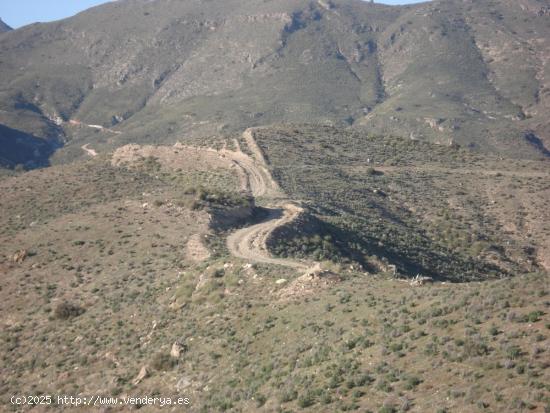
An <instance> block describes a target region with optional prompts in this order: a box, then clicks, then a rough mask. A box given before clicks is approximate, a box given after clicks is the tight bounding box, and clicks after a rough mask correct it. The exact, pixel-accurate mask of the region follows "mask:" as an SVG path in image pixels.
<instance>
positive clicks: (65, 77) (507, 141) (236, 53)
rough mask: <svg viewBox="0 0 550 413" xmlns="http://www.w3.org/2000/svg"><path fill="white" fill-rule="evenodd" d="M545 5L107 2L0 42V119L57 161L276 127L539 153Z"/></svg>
mask: <svg viewBox="0 0 550 413" xmlns="http://www.w3.org/2000/svg"><path fill="white" fill-rule="evenodd" d="M549 10H550V2H549V1H548V0H543V1H540V0H519V1H512V0H501V1H498V2H495V1H491V0H480V1H458V0H440V1H434V2H429V3H421V4H416V5H409V6H400V7H395V6H386V5H380V4H373V3H368V2H363V1H360V0H330V1H328V0H319V1H306V0H282V1H276V2H274V1H263V0H246V1H237V0H225V1H221V0H211V1H199V0H191V1H185V2H174V1H170V0H155V1H149V0H132V1H130V0H122V1H117V2H112V3H108V4H105V5H102V6H98V7H95V8H93V9H90V10H87V11H85V12H83V13H80V14H78V15H76V16H74V17H72V18H69V19H66V20H63V21H59V22H53V23H47V24H33V25H29V26H26V27H23V28H21V29H18V30H15V31H12V32H9V33H7V34H5V35H3V36H2V37H1V38H0V62H1V64H0V123H1V124H4V125H5V126H7V127H9V128H12V129H15V130H20V131H22V132H25V133H28V134H32V135H34V136H38V137H42V138H45V139H47V140H49V141H51V140H57V141H60V140H61V141H65V142H66V143H67V147H66V149H65V150H62V151H61V152H60V153H59V154H58V155H57V156H58V157H59V159H60V160H61V159H71V158H72V157H73V155H72V152H71V147H72V145H73V146H74V145H78V146H80V145H82V144H83V143H87V142H91V141H93V142H96V143H97V144H98V145H99V146H100V148H99V149H105V150H107V149H111V148H114V147H116V146H120V145H121V144H124V143H128V142H174V141H176V140H178V139H181V138H182V137H183V136H185V137H186V139H187V140H189V141H194V140H202V139H205V137H208V136H217V135H223V134H230V133H233V132H237V131H242V130H244V129H245V128H247V127H250V126H261V125H268V124H274V123H281V122H285V123H293V122H299V123H304V122H307V123H326V124H333V125H336V126H341V127H348V126H352V127H357V128H364V129H366V130H368V131H372V132H374V133H377V134H385V135H388V134H390V135H397V136H402V137H406V138H412V139H425V140H429V141H432V142H438V143H442V144H450V143H458V144H460V145H463V146H469V147H471V148H473V149H476V150H483V151H488V152H495V153H501V154H509V155H513V156H515V157H527V158H536V157H540V156H544V155H548V150H547V148H548V147H550V126H549V122H548V121H547V119H546V116H545V114H546V113H548V110H549V109H550V88H549V87H550V80H549V79H550V73H549V70H550V68H549V65H548V63H547V62H548V56H549V54H550V29H549V27H548V25H547V20H548V13H549ZM22 68H24V70H22ZM71 120H72V121H73V122H70V121H71ZM76 125H78V127H77V126H76ZM82 125H94V126H95V127H93V128H89V127H88V128H87V127H85V126H84V127H83V126H82ZM100 126H101V127H103V128H111V129H115V130H116V131H117V132H119V133H117V134H114V133H109V132H108V131H106V130H105V129H104V130H101V129H100V128H99V127H100ZM71 142H72V143H71Z"/></svg>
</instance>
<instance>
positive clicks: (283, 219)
mask: <svg viewBox="0 0 550 413" xmlns="http://www.w3.org/2000/svg"><path fill="white" fill-rule="evenodd" d="M243 138H244V139H245V141H246V143H247V146H248V147H249V149H250V151H251V152H252V154H253V158H251V157H250V156H248V155H246V154H245V153H243V152H242V151H241V150H240V147H239V145H238V144H237V151H236V152H233V151H227V150H222V154H223V155H224V156H227V157H228V158H230V159H231V160H232V161H233V162H235V163H236V164H237V165H238V166H239V167H240V168H242V170H243V172H244V174H245V176H246V177H247V182H248V190H249V191H250V193H251V194H252V196H254V197H255V198H257V197H260V196H261V197H265V198H269V202H268V206H267V207H266V209H267V211H268V214H267V216H266V217H265V218H264V219H263V220H262V222H260V223H258V224H255V225H251V226H249V227H246V228H242V229H240V230H237V231H235V232H234V233H233V234H231V235H230V236H229V237H228V238H227V248H228V249H229V251H230V252H231V254H233V255H234V256H236V257H239V258H243V259H246V260H249V261H252V262H259V263H264V264H276V265H282V266H285V267H290V268H296V269H300V270H306V269H308V268H310V267H311V265H312V263H308V262H302V261H297V260H291V259H286V258H275V257H273V256H271V254H270V253H269V251H268V249H267V240H268V239H269V237H270V236H271V234H272V233H273V231H274V230H275V229H276V228H278V227H280V226H283V225H286V224H288V223H290V222H292V221H293V220H295V219H296V218H297V217H298V216H299V215H300V214H301V213H302V212H303V209H302V208H301V207H300V206H298V205H296V204H295V203H292V202H291V201H289V200H288V199H286V198H285V196H284V194H283V192H282V191H281V189H280V188H279V185H277V183H276V182H275V180H274V179H273V177H272V176H271V173H270V172H269V170H268V168H267V165H266V162H265V158H264V156H263V154H262V152H261V150H260V148H259V147H258V145H257V144H256V142H255V140H254V135H253V132H252V130H250V129H249V130H247V131H245V133H244V134H243Z"/></svg>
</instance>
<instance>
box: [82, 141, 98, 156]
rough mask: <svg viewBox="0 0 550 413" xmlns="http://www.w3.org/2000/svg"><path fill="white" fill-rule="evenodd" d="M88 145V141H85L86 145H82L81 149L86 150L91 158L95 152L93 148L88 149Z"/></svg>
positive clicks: (95, 154)
mask: <svg viewBox="0 0 550 413" xmlns="http://www.w3.org/2000/svg"><path fill="white" fill-rule="evenodd" d="M88 146H90V144H89V143H87V144H86V145H84V146H82V149H83V150H84V152H86V153H87V154H88V155H90V156H91V157H92V158H93V157H95V156H97V152H96V151H95V149H90V148H88Z"/></svg>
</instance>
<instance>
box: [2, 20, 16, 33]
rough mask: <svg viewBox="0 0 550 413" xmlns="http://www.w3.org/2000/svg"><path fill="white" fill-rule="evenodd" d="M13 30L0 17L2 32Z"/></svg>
mask: <svg viewBox="0 0 550 413" xmlns="http://www.w3.org/2000/svg"><path fill="white" fill-rule="evenodd" d="M11 30H13V29H12V28H11V27H10V26H8V25H7V24H6V23H4V20H2V18H0V33H5V32H9V31H11Z"/></svg>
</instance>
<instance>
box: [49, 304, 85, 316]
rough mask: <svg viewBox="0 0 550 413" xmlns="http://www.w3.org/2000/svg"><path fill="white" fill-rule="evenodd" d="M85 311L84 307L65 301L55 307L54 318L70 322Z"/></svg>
mask: <svg viewBox="0 0 550 413" xmlns="http://www.w3.org/2000/svg"><path fill="white" fill-rule="evenodd" d="M84 311H85V310H84V309H83V308H82V307H80V306H78V305H76V304H71V303H68V302H66V301H64V302H62V303H60V304H58V305H57V307H55V310H54V316H55V318H58V319H60V320H68V319H69V318H74V317H78V316H79V315H81V314H82V313H84Z"/></svg>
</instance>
